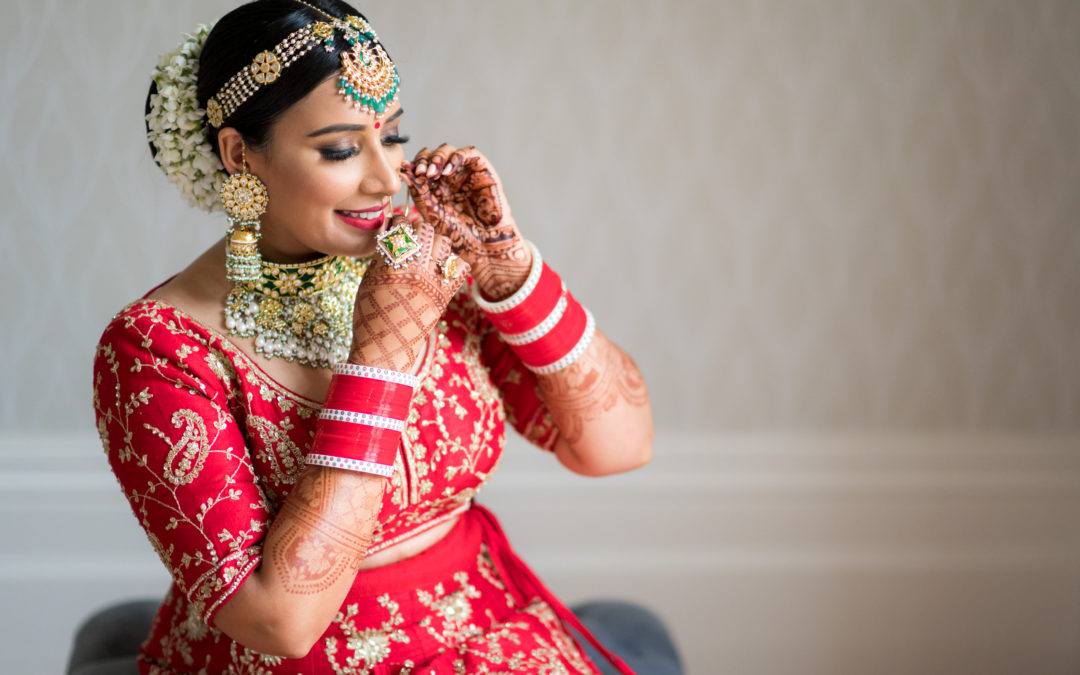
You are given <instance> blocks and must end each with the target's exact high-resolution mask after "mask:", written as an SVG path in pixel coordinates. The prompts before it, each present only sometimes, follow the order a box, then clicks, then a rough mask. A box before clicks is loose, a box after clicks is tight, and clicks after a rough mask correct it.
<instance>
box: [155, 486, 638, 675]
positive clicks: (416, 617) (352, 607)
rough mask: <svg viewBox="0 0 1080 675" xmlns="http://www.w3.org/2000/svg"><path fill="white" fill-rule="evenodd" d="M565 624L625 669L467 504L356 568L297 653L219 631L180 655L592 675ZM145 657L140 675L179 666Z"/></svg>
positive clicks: (240, 661) (375, 673) (250, 662)
mask: <svg viewBox="0 0 1080 675" xmlns="http://www.w3.org/2000/svg"><path fill="white" fill-rule="evenodd" d="M568 626H569V627H572V628H574V630H576V631H578V633H580V634H581V635H582V636H584V637H585V638H586V639H588V640H590V641H591V642H592V643H593V644H594V646H596V647H597V649H598V650H599V651H600V653H601V654H604V655H605V656H606V657H608V658H609V659H610V660H611V661H612V663H614V664H616V666H617V667H618V668H619V670H620V671H621V672H624V673H632V672H633V671H631V670H630V669H629V668H628V667H627V666H626V665H625V664H624V663H623V662H622V661H621V660H620V659H619V658H618V657H617V656H614V655H612V654H610V653H609V652H607V650H606V649H604V648H603V647H602V646H601V645H599V643H597V642H596V640H595V638H594V637H593V636H592V634H591V633H590V632H589V631H588V629H586V628H585V627H584V626H582V625H581V623H580V622H579V621H578V620H577V618H576V617H575V616H574V615H573V614H572V613H571V612H570V611H569V610H568V609H567V608H566V607H565V606H564V605H563V604H562V603H561V602H560V601H559V600H558V599H557V598H556V597H555V596H554V595H553V594H552V593H551V592H550V591H548V590H547V589H546V588H545V587H544V586H543V584H542V583H541V582H540V581H539V580H538V579H537V578H536V576H535V575H534V574H533V573H532V572H531V571H530V570H529V568H528V567H527V566H525V564H524V563H523V562H522V561H521V560H520V559H519V558H518V557H517V555H516V554H515V553H514V552H513V550H512V549H511V548H510V545H509V543H508V542H507V540H506V536H505V534H504V533H503V530H502V528H501V527H500V525H499V523H498V521H497V520H496V519H495V517H494V516H493V515H492V514H491V512H490V511H488V510H487V509H485V508H484V507H482V506H479V505H477V504H475V503H474V504H473V506H472V508H471V509H469V510H468V511H466V512H465V513H463V514H462V516H461V518H460V520H459V521H458V523H457V524H456V525H455V526H454V528H453V529H452V530H451V531H450V532H449V533H447V535H446V536H445V537H443V538H442V539H441V540H439V541H438V542H436V543H435V544H434V545H433V546H431V547H430V548H428V549H426V550H424V551H423V552H421V553H420V554H418V555H416V556H413V557H411V558H406V559H405V560H402V561H400V562H397V563H393V564H391V565H386V566H384V567H377V568H374V569H370V570H362V571H361V572H360V573H359V574H357V577H356V581H355V582H354V583H353V587H352V589H351V590H350V591H349V594H348V596H346V598H345V602H344V603H343V604H342V610H341V611H340V612H338V614H337V616H335V617H334V620H333V621H332V622H331V624H330V626H329V628H328V629H327V631H326V633H325V634H324V635H323V637H322V638H321V639H320V640H319V642H317V643H316V644H315V646H314V647H313V648H312V650H311V652H310V653H309V654H308V655H307V656H306V657H304V658H301V659H283V658H278V657H270V656H265V655H262V654H258V653H256V652H252V651H250V650H248V649H245V648H243V647H241V646H240V645H239V644H237V643H235V642H232V641H230V640H228V638H227V637H225V636H224V635H222V636H221V637H222V638H223V640H222V641H215V642H216V643H217V645H216V646H217V649H219V650H220V652H219V653H215V654H212V655H211V654H204V655H198V654H192V655H189V656H193V657H194V658H193V659H192V660H193V662H194V663H195V664H205V665H206V666H210V667H211V668H215V669H220V670H219V672H236V673H258V674H259V675H270V674H277V673H291V674H295V673H320V674H322V673H326V674H330V673H334V674H342V673H349V674H355V675H369V674H370V675H383V674H390V673H393V674H394V675H428V674H430V675H451V674H453V675H460V674H462V673H511V672H512V673H535V674H538V675H541V674H542V675H562V674H576V673H588V674H592V673H597V672H598V670H597V668H596V666H595V665H594V664H593V663H592V662H591V661H590V660H589V658H588V657H587V656H585V654H584V652H583V650H582V649H581V647H580V645H579V644H578V642H577V640H575V639H574V637H573V636H572V635H570V633H569V632H568ZM144 650H145V646H144ZM147 656H149V654H146V652H145V651H144V653H143V659H142V663H141V664H140V665H141V667H142V669H143V672H150V673H176V672H178V671H175V670H173V669H172V668H170V667H168V666H165V667H163V666H164V664H162V663H160V662H157V663H155V661H156V659H152V658H149V659H148V658H146V657H147ZM202 657H205V660H204V658H202ZM193 672H194V671H193ZM203 672H213V670H206V671H203Z"/></svg>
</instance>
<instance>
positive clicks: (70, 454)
mask: <svg viewBox="0 0 1080 675" xmlns="http://www.w3.org/2000/svg"><path fill="white" fill-rule="evenodd" d="M655 447H656V449H655V455H654V460H653V462H652V463H651V464H650V465H649V466H648V467H646V468H645V469H642V470H640V471H638V472H633V473H630V474H626V475H621V476H613V477H607V478H603V479H590V478H583V477H579V476H575V475H573V474H571V473H569V472H567V471H566V470H564V469H563V468H562V467H561V466H560V465H559V464H558V462H557V461H556V460H555V459H554V458H553V457H552V456H550V455H548V454H546V453H542V452H539V451H537V450H535V449H534V448H531V447H530V446H528V445H527V444H526V443H524V442H523V441H522V440H521V439H519V438H517V437H514V438H511V439H510V441H509V443H508V448H507V454H506V456H505V458H504V460H503V463H502V465H501V466H500V467H499V468H498V470H497V471H496V474H495V477H494V478H493V480H492V481H491V482H490V483H489V485H488V486H487V487H485V489H484V490H483V491H482V493H481V495H480V497H479V499H480V501H481V502H483V503H485V504H488V505H489V506H491V507H492V508H493V509H494V510H495V511H496V513H498V514H500V517H502V518H503V520H504V523H505V524H506V526H507V529H508V531H510V533H511V535H512V537H513V538H515V540H518V539H520V540H522V542H523V544H522V545H521V548H522V549H523V550H524V551H525V552H527V553H529V554H530V555H528V556H526V557H527V558H528V559H530V560H531V561H533V562H534V564H535V565H536V566H537V567H538V568H542V569H545V570H549V571H551V572H553V573H562V572H566V573H569V572H573V573H574V574H578V575H582V574H605V573H608V571H610V570H611V569H612V567H613V566H618V567H619V568H620V569H621V570H623V571H625V572H627V573H631V572H644V571H648V570H667V571H670V570H672V569H678V570H681V571H683V572H685V573H688V574H689V573H693V574H711V573H724V572H731V571H735V570H770V569H772V570H779V569H806V570H809V569H884V568H888V569H896V570H902V569H909V570H919V569H928V568H940V569H957V568H1018V567H1025V566H1032V565H1035V566H1039V567H1042V568H1058V567H1061V566H1068V565H1072V564H1078V563H1080V542H1078V541H1076V540H1075V539H1073V540H1070V539H1069V538H1068V537H1064V538H1062V537H1060V536H1057V534H1056V533H1055V532H1054V531H1053V530H1052V529H1049V530H1046V531H1045V532H1043V533H1036V534H1039V536H1033V534H1032V532H1031V531H1029V530H1028V529H1027V528H1026V526H1025V525H1023V524H1016V526H1015V527H1013V528H1012V529H1007V528H1006V529H1005V530H1000V529H999V531H997V532H996V534H995V536H994V537H990V538H986V539H979V538H977V537H975V538H969V539H968V540H965V541H950V540H948V539H943V538H941V537H940V536H938V538H936V539H935V538H933V537H931V538H930V540H928V541H922V542H921V545H920V546H919V547H917V548H913V547H912V546H911V541H912V532H911V530H912V528H913V527H914V528H917V527H918V523H913V522H906V521H905V520H904V518H905V516H904V515H903V514H904V513H908V514H909V515H908V516H907V517H908V518H909V520H910V519H915V520H918V519H919V518H924V517H926V513H927V512H928V511H927V509H930V511H929V512H936V513H938V514H939V515H941V516H942V517H943V518H944V519H945V520H947V519H948V517H949V514H950V513H952V514H960V513H961V512H969V511H971V510H972V509H974V510H976V511H978V510H980V509H981V510H982V511H984V512H987V513H989V512H991V511H994V512H1005V511H1013V510H1017V509H1019V510H1026V511H1031V510H1032V509H1036V510H1042V511H1047V510H1049V511H1055V510H1056V512H1061V513H1070V514H1075V515H1077V516H1080V434H1076V435H1070V434H1061V435H1046V434H1042V435H1010V436H1004V435H986V434H938V435H918V434H905V435H885V434H876V435H874V434H859V435H854V434H847V435H840V434H834V435H793V434H792V435H782V434H744V435H737V434H728V435H715V436H710V435H704V434H702V435H693V434H660V435H658V437H657V440H656V444H655ZM552 495H556V496H557V498H555V499H553V498H552ZM935 505H936V506H935ZM808 510H810V511H814V512H816V513H819V514H821V515H820V520H823V521H834V524H828V523H827V524H825V525H822V524H821V523H820V522H819V523H816V524H814V523H811V524H812V525H815V526H816V527H818V528H819V529H820V530H821V532H820V533H819V536H820V537H821V540H820V541H815V540H813V539H810V540H800V538H799V536H796V535H798V531H799V530H800V528H805V527H806V525H805V524H804V523H802V522H800V521H799V518H800V517H801V516H800V515H799V514H805V513H806V512H807V511H808ZM913 510H914V511H913ZM733 512H736V513H737V512H742V513H749V514H756V515H754V516H753V517H755V518H757V519H758V520H759V521H760V522H761V523H762V528H763V530H765V531H766V534H763V535H761V536H756V535H754V533H753V532H752V531H748V530H746V529H745V528H740V527H739V524H738V522H737V518H735V517H734V516H732V515H731V514H732V513H733ZM916 512H917V514H918V515H917V514H916ZM762 514H764V515H762ZM0 516H2V521H0V522H3V523H4V525H2V526H0V527H2V532H0V534H2V535H3V536H4V538H5V540H7V541H24V542H26V545H25V546H23V547H22V548H21V549H20V550H17V551H16V550H10V551H9V552H6V553H0V581H16V580H23V579H38V580H43V579H49V578H66V579H99V580H100V579H116V580H121V579H125V578H131V577H132V576H136V577H139V578H144V579H154V578H162V579H164V578H165V577H164V572H163V570H162V569H161V566H160V563H159V562H158V560H157V558H156V556H154V555H153V553H152V551H151V550H150V548H149V546H148V545H145V542H144V540H143V537H142V534H141V532H140V531H139V529H138V527H137V526H136V525H135V521H134V518H133V517H132V516H131V514H130V511H129V510H128V507H127V504H126V502H125V501H124V500H123V497H122V495H121V494H120V490H119V488H118V486H117V484H116V481H115V479H114V478H113V477H112V475H111V473H109V471H108V468H107V463H106V461H105V458H104V456H103V454H102V451H101V448H100V446H99V444H98V441H97V439H96V437H93V436H88V435H28V436H27V435H20V436H15V435H8V436H0ZM688 516H689V517H691V518H693V517H698V518H700V521H701V522H700V523H696V524H694V523H692V524H685V523H684V524H682V525H674V526H670V527H664V522H665V521H666V520H674V521H680V520H686V518H687V517H688ZM958 517H959V516H958ZM789 518H790V520H791V522H787V519H789ZM875 519H878V520H880V521H881V522H883V523H888V524H891V526H893V527H896V528H898V529H900V530H903V531H904V532H905V536H902V537H897V538H896V539H895V541H890V540H889V539H888V537H880V536H876V535H873V534H872V533H870V534H868V533H867V528H866V527H865V526H864V523H862V522H861V521H866V522H873V521H874V520H875ZM553 523H555V525H553ZM635 523H637V524H641V523H646V526H655V527H658V528H660V529H661V530H662V531H663V534H664V537H665V538H664V543H663V545H662V546H661V547H660V548H657V546H656V545H655V541H656V540H655V538H654V537H652V538H646V539H642V538H641V536H640V535H641V534H642V532H641V530H640V529H639V528H638V526H636V525H635ZM926 525H927V527H933V524H932V523H927V524H926ZM564 526H573V528H574V531H575V532H576V533H577V536H576V537H575V536H572V537H570V539H571V540H572V542H573V546H572V547H571V548H570V549H569V550H560V551H557V552H549V550H548V549H549V547H550V546H552V545H553V544H552V542H557V541H559V537H560V536H561V535H560V534H558V533H557V532H554V531H553V530H554V529H558V527H564ZM71 529H75V530H77V531H80V532H83V536H82V537H81V538H80V537H75V538H74V539H71V538H69V537H67V536H65V534H64V533H65V531H66V530H71ZM832 530H837V531H832ZM596 532H608V533H610V536H607V537H603V538H599V539H597V538H595V537H594V533H596ZM45 533H51V535H49V536H43V535H44V534H45ZM732 533H734V534H735V535H737V536H734V537H732V536H731V534H732ZM788 535H792V536H794V540H792V539H791V538H790V537H789V536H788ZM803 539H805V537H804V538H803ZM533 541H540V542H545V543H540V544H531V542H533Z"/></svg>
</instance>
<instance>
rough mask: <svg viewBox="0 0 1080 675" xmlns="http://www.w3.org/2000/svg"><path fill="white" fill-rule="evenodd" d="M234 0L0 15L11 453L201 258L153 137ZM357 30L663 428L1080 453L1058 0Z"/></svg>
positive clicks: (392, 9)
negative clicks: (638, 369)
mask: <svg viewBox="0 0 1080 675" xmlns="http://www.w3.org/2000/svg"><path fill="white" fill-rule="evenodd" d="M231 6H233V5H232V3H230V2H220V1H219V2H210V1H207V0H202V1H198V2H182V3H178V2H167V1H165V0H149V1H145V2H130V1H123V2H122V1H120V0H62V1H60V0H4V3H3V21H0V45H2V47H0V49H2V50H3V52H2V53H3V68H2V69H0V166H2V169H0V170H2V172H3V174H2V175H3V180H0V250H3V252H4V254H5V256H4V257H5V265H4V277H3V278H4V283H3V286H2V287H0V303H2V305H0V309H2V313H0V316H2V328H0V359H2V363H3V374H4V384H5V386H4V388H3V393H2V394H0V431H2V432H4V433H35V432H46V431H89V430H90V429H91V428H92V415H91V408H90V400H89V397H90V361H91V357H92V353H93V348H94V344H95V343H96V340H97V337H98V335H99V333H100V331H101V329H102V327H103V326H104V324H105V322H106V321H107V320H108V319H109V317H110V316H111V315H112V314H113V313H114V312H115V311H117V310H118V309H119V308H120V307H122V306H123V305H124V304H126V303H127V302H128V301H130V300H132V299H134V298H136V297H137V296H138V295H140V294H142V293H143V292H145V291H146V290H148V289H149V288H150V287H151V286H153V285H155V284H156V283H159V282H160V281H162V280H164V279H165V278H166V277H168V276H169V275H171V274H172V273H174V272H175V271H177V270H179V269H180V268H182V267H183V266H184V265H185V264H186V263H187V261H188V260H190V259H191V258H192V257H194V256H195V255H196V254H197V253H198V252H200V251H201V250H202V249H203V248H205V247H206V246H208V245H209V244H210V243H211V242H213V241H215V240H216V239H217V238H218V237H219V236H220V235H221V233H222V232H223V230H224V222H223V219H222V218H220V217H216V218H215V217H210V216H206V215H205V214H201V213H199V212H196V211H194V210H191V209H189V208H188V207H187V206H186V205H185V204H184V203H183V202H182V200H181V199H180V197H179V196H178V195H177V194H176V193H175V192H174V191H173V189H172V188H171V186H169V185H168V184H167V183H166V182H165V180H164V178H163V176H162V175H161V174H160V172H158V170H157V169H156V167H154V165H153V164H152V162H151V161H150V158H149V155H148V151H147V148H146V143H145V137H144V134H143V123H142V119H141V116H142V109H143V101H144V98H145V96H146V89H147V86H148V82H149V80H148V75H149V72H150V69H151V67H152V66H153V65H154V63H155V61H156V58H157V54H159V53H161V52H163V51H166V50H168V49H171V48H172V47H173V45H174V44H175V43H176V42H177V41H178V38H179V35H180V33H182V32H184V31H186V30H189V29H190V28H191V27H192V26H194V25H195V24H196V23H199V22H208V21H212V20H213V19H215V18H216V17H217V16H218V15H220V14H221V13H222V12H223V11H225V10H226V9H227V8H228V7H231ZM360 9H361V10H362V11H364V12H365V13H366V14H367V15H368V16H369V18H370V19H371V20H372V22H373V24H374V25H375V27H376V29H377V30H378V31H379V33H380V35H381V36H382V38H383V39H384V41H385V42H386V43H387V45H388V47H389V49H390V51H391V53H392V54H393V55H394V57H395V59H396V60H397V61H398V64H399V68H400V71H401V74H402V77H403V94H402V95H403V102H404V106H405V108H406V109H407V114H406V120H407V121H406V123H405V124H404V125H403V129H405V130H407V132H408V133H411V134H412V137H413V142H412V143H411V144H410V145H409V146H407V148H406V152H407V153H410V154H411V153H412V152H415V151H416V150H418V149H419V148H420V147H422V146H423V145H435V144H437V143H439V142H441V141H443V140H445V141H447V142H451V143H455V144H459V145H466V144H475V145H477V146H478V147H480V148H481V150H483V151H484V152H485V153H486V154H488V156H489V157H490V158H491V159H492V160H493V162H494V163H495V166H496V167H497V168H498V170H499V172H500V174H501V176H502V178H503V180H504V182H505V184H506V188H507V191H508V194H509V197H510V202H511V205H512V207H513V209H514V213H515V215H516V217H517V220H518V222H519V223H520V225H521V227H522V229H523V231H524V232H525V233H526V235H527V236H528V237H529V238H531V239H533V240H534V241H535V242H536V243H537V244H538V245H539V246H540V248H541V249H542V250H543V251H544V255H545V258H546V259H548V260H550V261H551V262H552V263H553V265H554V266H555V267H556V268H557V269H558V270H559V271H560V272H561V273H562V274H563V276H564V277H565V278H566V279H567V282H568V284H569V285H570V287H571V288H572V289H573V290H574V292H575V294H576V295H577V296H578V297H580V298H581V299H583V301H584V302H585V303H586V304H587V305H588V306H589V307H590V308H591V309H592V310H593V312H594V314H595V315H596V316H597V319H598V321H599V322H600V326H601V328H602V329H603V330H605V331H606V332H607V333H608V334H609V335H610V336H612V337H613V338H614V339H615V340H616V342H618V343H620V344H621V345H623V346H624V347H625V348H626V349H627V350H628V351H629V352H630V353H631V355H633V356H634V357H635V358H636V360H637V361H638V362H639V364H640V365H641V366H642V368H643V370H644V371H645V374H646V376H647V379H648V382H649V384H650V388H651V391H652V394H653V399H654V408H655V411H656V415H657V420H658V423H659V425H660V426H661V427H662V428H664V429H668V430H676V429H691V430H704V431H708V430H715V431H723V430H754V429H769V430H778V429H780V430H806V431H829V430H848V429H862V430H865V429H875V430H936V429H961V430H991V431H1033V430H1039V431H1045V430H1071V431H1076V430H1080V39H1078V37H1077V36H1080V3H1076V2H1071V1H1061V2H1050V1H1034V0H1033V1H1021V0H1014V1H1013V2H1000V1H993V2H991V1H986V0H967V1H954V2H943V1H941V0H911V1H908V2H877V1H872V0H865V1H862V2H854V1H850V2H845V1H839V0H827V1H825V0H822V1H817V2H809V1H796V0H792V1H790V2H780V1H773V2H729V1H712V2H705V1H703V0H697V1H684V2H660V1H647V0H632V1H628V0H603V1H589V2H573V1H570V0H559V1H549V2H498V1H497V0H484V1H481V0H469V1H464V0H462V1H458V2H453V3H433V2H423V3H422V2H418V1H401V0H394V1H390V0H381V1H378V2H368V3H363V4H361V5H360Z"/></svg>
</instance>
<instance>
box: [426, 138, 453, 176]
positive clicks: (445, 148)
mask: <svg viewBox="0 0 1080 675" xmlns="http://www.w3.org/2000/svg"><path fill="white" fill-rule="evenodd" d="M455 150H457V148H455V147H454V146H452V145H449V144H447V143H443V144H442V145H440V146H439V147H438V148H436V149H435V152H433V153H431V157H430V159H429V160H428V161H429V164H428V170H427V177H428V178H435V177H436V176H438V175H439V174H440V173H441V172H442V170H443V166H444V165H445V164H446V158H447V157H449V156H450V155H451V154H452V153H453V152H454V151H455Z"/></svg>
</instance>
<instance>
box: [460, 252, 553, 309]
mask: <svg viewBox="0 0 1080 675" xmlns="http://www.w3.org/2000/svg"><path fill="white" fill-rule="evenodd" d="M525 243H526V244H528V245H529V248H531V249H532V265H531V266H530V267H529V276H527V277H526V278H525V283H524V284H522V286H521V288H519V289H517V291H516V292H515V293H514V294H513V295H511V296H510V297H509V298H506V299H505V300H499V301H498V302H491V301H489V300H485V299H484V298H483V296H482V295H481V294H480V288H479V286H478V285H477V284H476V283H475V281H474V282H473V285H472V288H470V289H469V292H470V293H471V294H472V297H473V300H475V301H476V304H477V305H478V306H479V307H480V309H482V310H484V311H485V312H487V313H488V314H499V313H501V312H505V311H507V310H511V309H513V308H514V307H517V306H518V305H520V304H521V303H522V302H524V301H525V298H527V297H529V294H530V293H532V292H533V289H534V288H536V284H538V283H540V273H541V272H543V271H544V260H543V258H541V257H540V249H538V248H536V244H534V243H532V242H531V241H527V242H525Z"/></svg>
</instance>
